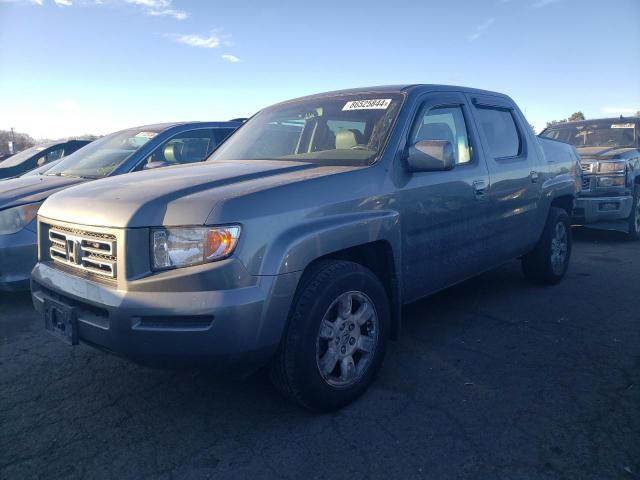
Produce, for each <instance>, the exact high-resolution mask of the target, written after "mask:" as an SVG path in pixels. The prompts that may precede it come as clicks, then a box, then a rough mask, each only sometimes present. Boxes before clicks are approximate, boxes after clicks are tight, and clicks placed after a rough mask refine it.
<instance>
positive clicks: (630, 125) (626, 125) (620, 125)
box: [611, 123, 635, 128]
mask: <svg viewBox="0 0 640 480" xmlns="http://www.w3.org/2000/svg"><path fill="white" fill-rule="evenodd" d="M633 127H635V125H634V124H633V123H614V124H613V125H611V128H633Z"/></svg>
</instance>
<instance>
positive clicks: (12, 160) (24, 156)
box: [0, 145, 47, 167]
mask: <svg viewBox="0 0 640 480" xmlns="http://www.w3.org/2000/svg"><path fill="white" fill-rule="evenodd" d="M45 148H47V146H44V147H43V146H42V145H40V146H35V147H31V148H27V149H26V150H23V151H22V152H20V153H16V154H15V155H13V156H12V157H9V158H8V159H6V160H5V161H4V162H2V164H1V165H0V166H2V167H15V166H16V165H20V164H21V163H22V162H24V161H25V160H28V159H30V158H31V157H33V156H34V155H35V154H37V153H38V152H41V151H42V150H44V149H45Z"/></svg>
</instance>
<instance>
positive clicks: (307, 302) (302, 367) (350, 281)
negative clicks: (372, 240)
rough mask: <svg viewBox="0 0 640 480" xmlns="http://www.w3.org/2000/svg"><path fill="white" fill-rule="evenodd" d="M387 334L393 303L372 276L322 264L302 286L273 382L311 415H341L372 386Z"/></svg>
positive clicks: (342, 264) (348, 265) (353, 266)
mask: <svg viewBox="0 0 640 480" xmlns="http://www.w3.org/2000/svg"><path fill="white" fill-rule="evenodd" d="M388 331H389V301H388V299H387V295H386V292H385V290H384V287H383V286H382V284H381V283H380V280H378V278H377V277H376V276H375V275H374V274H373V273H372V272H371V271H370V270H368V269H366V268H364V267H363V266H361V265H359V264H357V263H353V262H346V261H335V260H327V261H321V262H318V263H317V264H316V265H314V266H312V268H311V269H310V271H308V272H307V273H306V274H305V275H304V277H303V279H302V281H301V284H300V288H299V289H298V292H297V294H296V298H295V299H294V304H293V305H292V310H291V314H290V318H289V323H288V326H287V329H286V331H285V333H284V336H283V339H282V342H281V345H280V348H279V350H278V353H277V354H276V357H275V358H274V360H273V362H272V365H271V368H270V374H271V380H272V381H273V383H274V385H275V386H276V388H278V390H280V391H281V392H282V393H283V394H284V395H285V396H286V397H288V398H289V399H291V400H293V401H294V402H296V403H298V404H300V405H302V406H304V407H306V408H308V409H311V410H320V411H331V410H337V409H339V408H341V407H343V406H344V405H347V404H348V403H350V402H352V401H353V400H355V399H356V398H357V397H359V396H360V395H361V394H362V393H364V391H365V390H366V389H367V387H368V386H369V384H370V383H371V382H372V380H373V378H374V377H375V374H376V373H377V372H378V370H379V369H380V366H381V364H382V360H383V357H384V353H385V349H386V341H387V335H388Z"/></svg>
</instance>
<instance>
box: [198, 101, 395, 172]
mask: <svg viewBox="0 0 640 480" xmlns="http://www.w3.org/2000/svg"><path fill="white" fill-rule="evenodd" d="M402 98H403V97H402V95H400V94H398V93H376V94H367V95H362V94H360V95H358V94H354V95H339V96H338V95H336V96H327V97H320V98H313V99H309V100H300V101H293V102H287V103H284V104H280V105H276V106H273V107H270V108H267V109H265V110H263V111H261V112H260V113H258V114H257V115H256V116H254V117H253V118H252V119H251V120H249V121H248V122H247V123H246V124H245V125H243V126H242V128H241V129H240V130H238V131H237V132H236V133H235V134H234V135H233V136H232V137H230V138H229V140H228V141H227V142H225V143H224V144H222V146H221V147H220V148H219V149H218V150H216V151H215V152H214V154H213V155H212V156H211V157H210V159H209V160H210V161H216V160H220V161H222V160H291V161H301V162H310V163H320V164H326V165H354V166H364V165H369V164H371V163H372V162H373V161H375V159H376V158H377V157H378V155H379V154H380V152H381V150H382V148H383V147H384V144H385V142H386V139H387V137H388V136H389V131H390V130H391V126H392V125H393V123H394V120H395V118H396V116H397V114H398V111H399V110H400V104H401V103H402Z"/></svg>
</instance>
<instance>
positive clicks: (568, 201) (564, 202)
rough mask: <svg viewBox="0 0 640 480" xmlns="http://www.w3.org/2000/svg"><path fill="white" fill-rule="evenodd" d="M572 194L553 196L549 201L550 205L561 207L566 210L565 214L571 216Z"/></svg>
mask: <svg viewBox="0 0 640 480" xmlns="http://www.w3.org/2000/svg"><path fill="white" fill-rule="evenodd" d="M573 200H574V198H573V196H571V195H563V196H562V197H557V198H554V199H553V201H552V202H551V206H552V207H558V208H562V209H563V210H565V211H566V212H567V215H569V216H571V214H572V213H573Z"/></svg>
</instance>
